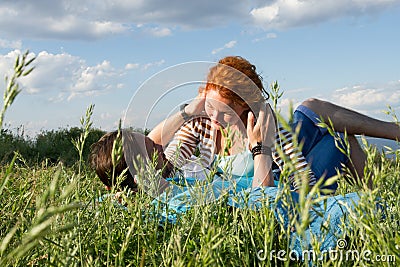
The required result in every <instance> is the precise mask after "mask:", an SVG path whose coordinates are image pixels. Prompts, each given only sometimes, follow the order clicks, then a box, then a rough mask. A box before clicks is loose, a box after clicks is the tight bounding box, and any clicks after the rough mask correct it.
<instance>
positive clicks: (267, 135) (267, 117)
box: [247, 104, 276, 148]
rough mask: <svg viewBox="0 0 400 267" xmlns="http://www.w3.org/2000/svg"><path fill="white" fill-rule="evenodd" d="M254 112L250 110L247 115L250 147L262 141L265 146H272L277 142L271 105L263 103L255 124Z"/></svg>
mask: <svg viewBox="0 0 400 267" xmlns="http://www.w3.org/2000/svg"><path fill="white" fill-rule="evenodd" d="M254 120H255V118H254V114H253V112H251V111H250V112H249V114H248V117H247V137H248V138H249V145H250V148H252V147H254V146H256V145H257V143H258V142H261V143H262V144H263V146H267V147H272V146H273V145H274V142H275V134H276V126H275V120H274V115H273V112H272V109H271V107H270V106H269V105H268V104H267V105H262V106H261V108H260V111H259V114H258V119H257V121H256V123H255V124H254Z"/></svg>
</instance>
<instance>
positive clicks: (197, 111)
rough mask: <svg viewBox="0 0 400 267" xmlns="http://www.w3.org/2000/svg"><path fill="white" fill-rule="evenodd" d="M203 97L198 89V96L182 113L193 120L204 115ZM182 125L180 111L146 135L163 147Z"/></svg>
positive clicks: (202, 91)
mask: <svg viewBox="0 0 400 267" xmlns="http://www.w3.org/2000/svg"><path fill="white" fill-rule="evenodd" d="M205 96H206V95H205V92H204V90H201V89H200V90H199V94H198V96H197V97H196V98H195V99H194V100H193V101H192V102H190V104H189V105H187V106H186V107H185V109H184V111H185V113H186V114H187V115H188V116H189V117H192V118H194V117H197V116H199V115H201V114H203V113H204V101H205ZM184 123H185V120H184V118H183V116H182V114H181V111H179V112H177V113H175V114H173V115H172V116H170V117H169V118H167V119H165V120H164V121H162V122H160V123H159V124H158V125H157V126H156V127H154V129H153V130H151V132H150V133H149V134H148V137H149V138H150V139H151V140H153V141H154V143H156V144H159V145H162V146H163V147H164V146H166V145H167V144H168V143H169V142H170V141H171V140H172V138H173V137H174V134H175V133H176V132H177V131H178V130H179V128H180V127H181V126H182V125H183V124H184Z"/></svg>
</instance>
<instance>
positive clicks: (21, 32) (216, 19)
mask: <svg viewBox="0 0 400 267" xmlns="http://www.w3.org/2000/svg"><path fill="white" fill-rule="evenodd" d="M399 4H400V1H399V0H382V1H376V0H325V1H311V0H309V1H305V0H269V1H259V0H257V1H237V0H220V1H213V0H203V1H191V2H188V1H184V0H171V1H163V0H147V1H144V0H137V1H127V0H114V1H98V0H70V1H51V0H35V1H22V0H14V1H1V2H0V35H2V36H3V38H11V39H15V38H18V39H24V38H40V39H42V38H57V39H84V40H91V39H97V38H103V37H106V36H109V35H113V34H122V33H137V30H139V31H143V32H145V33H147V34H152V35H154V36H157V37H164V36H169V35H171V34H172V30H171V29H193V28H197V29H198V28H210V27H215V25H219V26H224V25H229V24H230V23H232V22H234V23H242V24H246V23H249V22H251V21H253V23H255V24H256V25H258V26H262V27H264V28H267V29H272V28H274V29H280V28H287V27H296V26H301V25H307V24H311V23H321V22H324V21H327V20H331V19H335V18H339V17H357V16H361V15H376V14H377V13H379V11H381V10H384V9H388V8H390V7H392V6H394V5H399ZM14 48H16V47H14Z"/></svg>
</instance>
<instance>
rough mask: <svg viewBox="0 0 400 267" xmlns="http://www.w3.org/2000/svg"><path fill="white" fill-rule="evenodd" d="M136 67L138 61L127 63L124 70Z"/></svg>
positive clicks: (137, 66)
mask: <svg viewBox="0 0 400 267" xmlns="http://www.w3.org/2000/svg"><path fill="white" fill-rule="evenodd" d="M137 68H139V64H138V63H128V64H126V65H125V69H126V70H133V69H137Z"/></svg>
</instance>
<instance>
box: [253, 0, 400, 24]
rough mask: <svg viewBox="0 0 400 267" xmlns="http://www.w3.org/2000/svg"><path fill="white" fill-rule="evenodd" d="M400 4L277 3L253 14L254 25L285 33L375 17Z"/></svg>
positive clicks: (344, 0) (388, 0) (391, 0)
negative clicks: (295, 28) (339, 19)
mask: <svg viewBox="0 0 400 267" xmlns="http://www.w3.org/2000/svg"><path fill="white" fill-rule="evenodd" d="M399 4H400V1H399V0H382V1H374V0H325V1H304V0H275V1H268V4H264V5H263V6H260V7H257V8H253V9H252V10H251V11H250V15H251V16H252V18H253V20H254V22H255V23H256V24H257V25H259V26H261V27H263V28H265V29H283V28H290V27H297V26H304V25H309V24H315V23H321V22H325V21H329V20H333V19H336V18H340V17H358V16H361V15H376V14H377V13H378V12H380V11H382V10H384V9H388V8H390V7H392V6H394V5H399Z"/></svg>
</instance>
